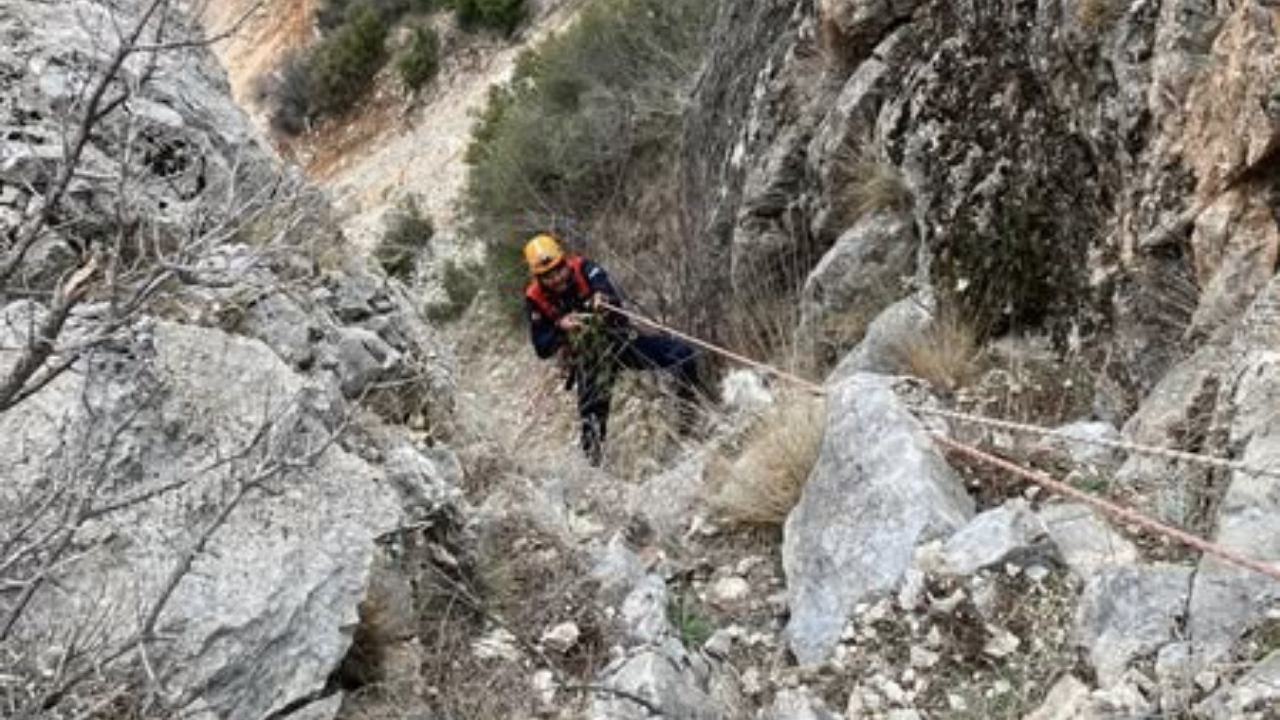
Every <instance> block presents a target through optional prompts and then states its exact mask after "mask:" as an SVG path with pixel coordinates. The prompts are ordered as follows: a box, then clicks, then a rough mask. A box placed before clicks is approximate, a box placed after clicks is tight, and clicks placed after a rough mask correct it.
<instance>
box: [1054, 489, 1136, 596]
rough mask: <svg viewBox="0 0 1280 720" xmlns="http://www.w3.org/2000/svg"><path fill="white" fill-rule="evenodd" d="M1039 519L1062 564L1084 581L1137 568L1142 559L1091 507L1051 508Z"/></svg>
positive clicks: (1071, 504) (1068, 505) (1055, 506)
mask: <svg viewBox="0 0 1280 720" xmlns="http://www.w3.org/2000/svg"><path fill="white" fill-rule="evenodd" d="M1039 516H1040V521H1041V522H1042V523H1043V524H1044V527H1045V529H1046V530H1047V531H1048V533H1049V537H1050V538H1051V539H1052V540H1053V543H1054V545H1056V546H1057V548H1058V553H1059V554H1060V555H1061V556H1062V559H1063V561H1064V562H1065V563H1066V564H1067V567H1068V568H1070V569H1071V572H1072V573H1074V574H1075V576H1076V577H1078V578H1080V579H1081V580H1086V581H1087V580H1089V579H1090V578H1092V577H1094V576H1095V575H1096V574H1097V573H1098V572H1099V571H1101V570H1102V569H1103V568H1107V567H1115V566H1125V565H1135V564H1137V562H1138V561H1139V560H1140V559H1141V556H1139V554H1138V549H1137V548H1135V547H1134V546H1133V543H1131V542H1129V541H1128V540H1127V539H1125V537H1124V536H1123V535H1121V534H1120V533H1118V532H1116V531H1115V530H1113V529H1112V528H1111V526H1110V525H1109V524H1107V522H1106V521H1105V520H1104V519H1102V518H1101V517H1099V516H1098V514H1097V513H1096V512H1094V510H1093V509H1092V508H1090V507H1089V506H1088V505H1084V504H1082V503H1062V504H1054V505H1049V506H1047V507H1045V508H1044V509H1042V510H1041V511H1040V512H1039Z"/></svg>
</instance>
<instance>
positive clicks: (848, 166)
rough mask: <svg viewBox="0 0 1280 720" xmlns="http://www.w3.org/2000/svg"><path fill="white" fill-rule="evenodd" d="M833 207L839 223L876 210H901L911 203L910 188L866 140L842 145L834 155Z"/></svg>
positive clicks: (852, 221)
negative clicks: (836, 154) (834, 205)
mask: <svg viewBox="0 0 1280 720" xmlns="http://www.w3.org/2000/svg"><path fill="white" fill-rule="evenodd" d="M833 176H834V177H833V181H834V182H835V183H836V187H835V188H834V190H833V192H832V193H831V196H832V198H833V202H838V203H839V205H838V206H837V207H834V208H833V211H834V212H835V213H836V214H837V216H838V217H839V219H840V221H841V224H842V225H846V226H847V225H851V224H853V223H854V222H857V220H858V219H860V218H862V217H865V216H867V215H870V214H871V213H874V212H880V211H897V212H905V211H907V210H909V209H910V207H911V200H912V197H911V188H910V187H908V186H907V183H906V180H905V179H904V178H903V177H902V173H901V172H900V171H899V170H898V169H897V168H896V167H894V166H893V165H892V164H891V163H889V162H888V161H887V160H885V159H883V158H882V157H881V156H880V154H879V153H877V152H876V150H875V148H874V147H873V144H872V143H871V142H870V141H867V140H863V141H860V142H857V143H853V144H849V145H846V146H845V148H844V149H842V151H841V152H840V153H839V155H838V156H837V157H836V165H835V169H834V172H833Z"/></svg>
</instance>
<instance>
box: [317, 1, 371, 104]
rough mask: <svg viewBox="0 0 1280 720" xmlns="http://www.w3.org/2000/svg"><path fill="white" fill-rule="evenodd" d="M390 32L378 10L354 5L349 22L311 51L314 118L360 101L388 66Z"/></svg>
mask: <svg viewBox="0 0 1280 720" xmlns="http://www.w3.org/2000/svg"><path fill="white" fill-rule="evenodd" d="M387 30H388V26H387V22H386V20H385V19H384V18H383V16H382V14H381V13H380V12H379V11H378V10H377V9H375V8H374V7H372V6H370V5H366V4H357V5H353V6H352V7H351V8H350V10H349V11H348V13H347V18H346V21H345V22H344V23H343V24H342V25H341V26H339V27H338V28H337V29H335V30H334V31H333V33H332V34H331V35H329V36H328V37H326V38H325V39H323V40H321V41H320V44H319V45H317V46H316V48H315V49H314V50H312V51H311V53H310V55H309V56H308V62H307V67H308V74H309V76H310V79H309V84H308V86H307V87H308V88H309V89H310V92H311V96H310V106H311V109H312V112H313V113H314V114H315V115H337V114H339V113H342V112H344V111H346V110H347V109H348V108H350V107H351V106H352V105H353V104H354V103H355V101H356V100H359V99H360V97H361V96H362V95H363V94H364V93H365V91H366V90H367V89H368V87H369V83H370V81H371V80H372V79H373V76H374V74H376V73H377V72H378V70H379V68H381V67H382V64H383V63H384V62H386V57H387V53H386V39H387Z"/></svg>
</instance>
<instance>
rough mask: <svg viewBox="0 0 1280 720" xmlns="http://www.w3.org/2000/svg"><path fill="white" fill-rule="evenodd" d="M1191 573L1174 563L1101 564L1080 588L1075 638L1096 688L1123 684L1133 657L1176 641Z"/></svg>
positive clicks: (1184, 609) (1188, 569)
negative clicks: (1094, 674) (1103, 566)
mask: <svg viewBox="0 0 1280 720" xmlns="http://www.w3.org/2000/svg"><path fill="white" fill-rule="evenodd" d="M1191 572H1192V570H1191V568H1189V567H1179V566H1173V565H1152V566H1145V565H1135V566H1131V567H1119V568H1106V569H1104V570H1102V571H1100V572H1099V573H1098V574H1097V575H1095V576H1094V577H1093V579H1091V580H1090V581H1089V583H1088V584H1087V585H1086V586H1085V589H1084V594H1083V595H1082V597H1081V598H1080V607H1079V609H1078V611H1077V614H1076V629H1075V636H1076V641H1077V643H1078V644H1079V645H1080V646H1081V647H1083V648H1084V649H1085V650H1086V651H1087V652H1088V654H1089V661H1090V663H1091V664H1092V665H1093V668H1094V670H1095V671H1096V672H1097V677H1098V685H1099V686H1100V687H1104V688H1106V687H1111V686H1114V685H1116V684H1118V683H1120V682H1122V681H1123V680H1124V671H1125V669H1126V668H1127V667H1128V665H1129V663H1130V662H1131V661H1132V660H1133V659H1134V658H1136V657H1138V656H1140V655H1143V654H1146V653H1150V652H1154V651H1155V650H1157V649H1159V648H1160V647H1161V646H1163V645H1165V644H1166V643H1169V642H1171V641H1173V640H1174V639H1175V634H1176V633H1177V631H1178V623H1179V620H1180V618H1181V617H1182V616H1183V615H1184V613H1185V612H1186V607H1187V597H1188V594H1189V592H1190V583H1191Z"/></svg>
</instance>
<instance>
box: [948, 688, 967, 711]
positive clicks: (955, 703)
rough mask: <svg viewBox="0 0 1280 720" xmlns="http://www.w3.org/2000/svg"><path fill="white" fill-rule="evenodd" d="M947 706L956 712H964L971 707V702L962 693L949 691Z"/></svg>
mask: <svg viewBox="0 0 1280 720" xmlns="http://www.w3.org/2000/svg"><path fill="white" fill-rule="evenodd" d="M947 707H949V708H951V709H952V710H955V711H956V712H964V711H965V710H968V709H969V703H968V702H967V701H966V700H965V699H964V697H963V696H961V695H956V694H955V693H948V694H947Z"/></svg>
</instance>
